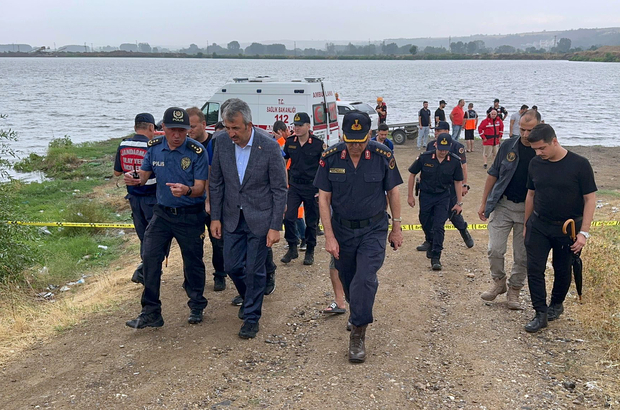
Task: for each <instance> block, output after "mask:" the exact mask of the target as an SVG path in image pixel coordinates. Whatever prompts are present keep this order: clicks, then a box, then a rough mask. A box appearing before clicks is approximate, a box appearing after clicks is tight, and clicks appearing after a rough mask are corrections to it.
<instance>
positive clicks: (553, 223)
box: [534, 211, 583, 226]
mask: <svg viewBox="0 0 620 410" xmlns="http://www.w3.org/2000/svg"><path fill="white" fill-rule="evenodd" d="M534 215H536V218H538V219H540V220H541V221H543V222H544V223H547V224H551V225H558V226H562V225H564V222H566V221H554V220H551V219H549V218H545V217H544V216H540V214H539V213H538V212H536V211H534ZM572 219H573V220H574V221H575V223H580V222H581V220H582V219H583V217H582V216H579V217H577V218H572Z"/></svg>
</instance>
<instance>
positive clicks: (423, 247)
mask: <svg viewBox="0 0 620 410" xmlns="http://www.w3.org/2000/svg"><path fill="white" fill-rule="evenodd" d="M430 248H431V243H430V242H429V241H424V243H423V244H422V245H418V246H416V248H415V249H416V251H420V252H424V251H428V250H429V249H430Z"/></svg>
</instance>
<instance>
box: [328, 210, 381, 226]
mask: <svg viewBox="0 0 620 410" xmlns="http://www.w3.org/2000/svg"><path fill="white" fill-rule="evenodd" d="M381 218H385V212H384V211H381V212H379V213H378V214H377V215H375V216H373V217H372V218H370V219H358V220H349V219H342V218H340V217H339V216H338V215H334V220H335V221H336V222H338V223H339V224H340V225H342V226H344V227H346V228H349V229H362V228H366V227H367V226H369V225H372V224H373V223H375V222H377V221H379V220H380V219H381Z"/></svg>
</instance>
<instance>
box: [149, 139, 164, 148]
mask: <svg viewBox="0 0 620 410" xmlns="http://www.w3.org/2000/svg"><path fill="white" fill-rule="evenodd" d="M162 142H164V137H157V138H153V139H151V140H149V142H148V143H147V144H146V145H148V146H149V147H153V146H155V145H157V144H161V143H162Z"/></svg>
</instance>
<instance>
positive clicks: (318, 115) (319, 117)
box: [312, 104, 325, 125]
mask: <svg viewBox="0 0 620 410" xmlns="http://www.w3.org/2000/svg"><path fill="white" fill-rule="evenodd" d="M312 112H313V113H314V125H321V124H325V110H324V109H323V104H315V105H313V106H312Z"/></svg>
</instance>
